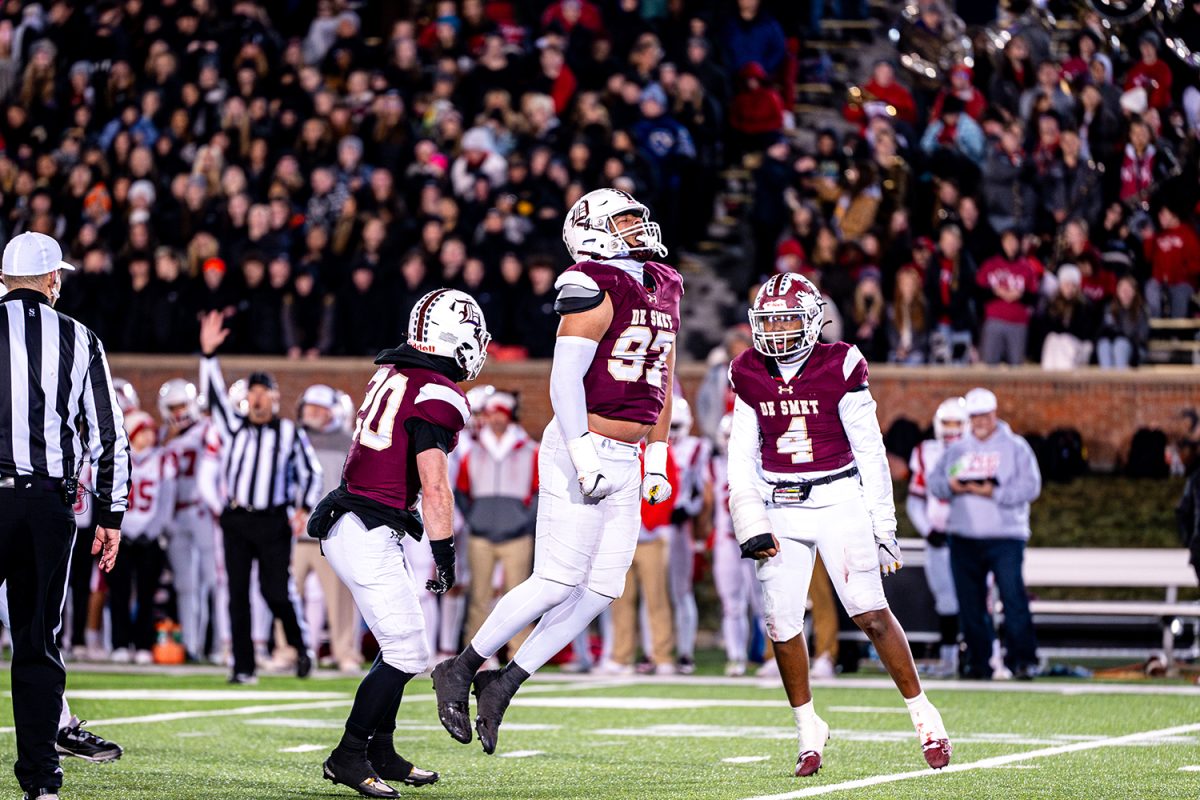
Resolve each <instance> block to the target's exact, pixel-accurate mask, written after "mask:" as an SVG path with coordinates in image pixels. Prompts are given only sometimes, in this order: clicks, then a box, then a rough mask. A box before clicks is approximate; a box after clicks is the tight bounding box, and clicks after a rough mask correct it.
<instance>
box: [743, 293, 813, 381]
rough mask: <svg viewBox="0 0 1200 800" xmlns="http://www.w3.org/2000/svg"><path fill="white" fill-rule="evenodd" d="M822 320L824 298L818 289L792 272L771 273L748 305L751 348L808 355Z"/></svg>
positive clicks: (796, 356)
mask: <svg viewBox="0 0 1200 800" xmlns="http://www.w3.org/2000/svg"><path fill="white" fill-rule="evenodd" d="M824 324H825V301H824V300H822V299H821V292H820V290H818V289H817V287H816V286H814V285H813V284H812V281H810V280H809V279H808V278H805V277H804V276H802V275H797V274H795V273H790V272H785V273H782V274H780V275H775V276H773V277H771V279H770V280H768V281H767V282H766V283H764V284H763V285H762V288H761V289H759V290H758V296H757V297H755V298H754V305H753V307H751V309H750V329H751V330H752V331H753V332H754V349H755V350H757V351H758V352H760V353H762V354H763V355H764V356H770V357H771V358H779V359H783V360H786V361H793V360H796V359H804V358H808V354H809V353H811V352H812V349H813V348H814V347H816V344H817V340H818V339H819V338H820V337H821V328H822V326H823V325H824Z"/></svg>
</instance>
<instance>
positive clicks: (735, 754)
mask: <svg viewBox="0 0 1200 800" xmlns="http://www.w3.org/2000/svg"><path fill="white" fill-rule="evenodd" d="M355 686H356V681H355V680H351V679H345V678H329V679H323V678H318V679H313V680H308V681H299V680H296V679H294V678H284V677H278V678H272V677H264V678H263V679H262V680H261V682H260V683H259V685H258V686H256V687H229V686H226V684H225V683H224V682H223V680H222V678H221V676H219V675H216V674H195V673H194V672H192V673H182V674H171V675H168V674H152V673H138V672H135V671H134V670H133V669H132V668H130V669H126V670H124V671H122V672H91V671H75V672H72V673H71V675H70V679H69V683H68V696H69V698H70V699H71V701H72V707H73V710H74V711H75V713H77V714H78V715H79V716H81V717H85V718H87V719H89V720H91V723H90V724H89V728H90V729H92V730H93V731H95V732H97V733H99V734H101V735H103V736H105V737H108V738H111V739H113V740H115V741H117V742H119V743H120V744H121V745H123V746H124V747H125V756H124V757H123V758H122V759H121V760H120V761H119V762H116V763H114V764H99V765H97V764H88V763H85V762H83V761H80V760H78V759H67V760H66V762H65V763H64V765H63V766H64V769H65V771H66V783H65V786H64V790H63V797H64V798H67V800H71V799H72V798H81V799H84V798H86V800H135V799H136V798H214V799H216V798H230V799H231V800H232V799H234V798H236V799H237V800H244V799H245V798H254V800H272V799H273V798H304V797H322V798H332V797H353V796H356V795H354V794H353V793H352V792H350V791H349V790H347V789H345V788H344V787H335V786H333V785H332V784H330V783H328V782H326V781H324V780H322V778H321V762H322V760H323V759H324V758H325V756H326V755H327V753H328V751H329V750H330V749H331V748H332V747H333V746H334V744H336V742H337V740H338V737H339V736H340V731H341V723H342V721H343V719H344V717H345V714H346V713H347V711H348V708H349V704H350V699H351V697H352V694H353V691H354V688H355ZM927 688H928V694H929V696H930V697H931V698H932V699H933V701H934V702H935V703H936V704H937V705H938V707H939V708H940V709H941V712H942V715H943V717H944V719H945V722H946V725H947V728H948V729H949V731H950V733H951V736H952V738H953V740H954V760H953V763H952V766H951V768H950V769H948V770H946V771H944V772H942V773H934V772H932V771H931V770H929V769H927V768H925V764H924V761H923V760H922V758H921V754H920V748H919V747H918V746H917V741H916V738H915V735H914V734H913V730H912V727H911V725H910V723H909V720H908V715H907V712H906V711H905V710H904V706H903V704H902V702H901V701H900V698H899V695H898V694H897V693H896V691H895V690H894V689H892V688H890V685H889V684H888V683H886V679H880V678H873V677H872V678H839V679H837V680H834V681H829V682H824V683H820V684H819V685H818V686H817V687H816V689H815V696H816V704H817V710H818V713H820V714H821V715H822V716H823V717H824V718H825V719H826V720H827V721H828V722H829V724H830V726H831V728H832V729H833V739H832V740H831V741H830V742H829V744H828V745H827V746H826V750H825V767H824V769H822V770H821V772H820V774H819V775H818V776H817V777H815V778H810V779H805V780H799V779H796V778H793V777H792V776H791V770H792V766H793V763H794V760H795V756H796V742H795V735H794V729H793V725H792V716H791V712H790V710H789V709H788V707H787V703H786V701H785V700H784V698H783V690H782V688H781V687H779V686H778V685H771V684H770V683H763V682H760V681H757V680H755V679H743V680H736V679H725V678H718V677H692V678H621V679H609V678H596V677H592V678H588V677H584V678H576V677H573V676H561V675H555V674H553V673H552V672H550V673H548V674H547V676H546V678H544V679H535V680H534V681H533V682H530V683H529V684H527V685H526V686H525V687H524V688H523V689H522V692H521V694H520V695H518V697H517V699H516V701H515V702H514V704H513V706H512V707H511V708H510V710H509V713H508V716H507V718H506V720H505V724H504V726H503V727H502V728H501V732H500V748H499V751H498V754H497V755H496V756H490V757H489V756H485V755H484V754H483V751H482V750H481V749H480V747H479V744H478V743H477V742H472V743H471V744H470V745H460V744H458V743H457V742H454V741H453V740H451V739H450V737H449V735H448V734H446V733H445V731H443V730H442V728H441V726H440V725H439V723H438V721H437V714H436V709H435V705H434V702H433V695H432V692H431V687H430V683H429V680H428V679H427V678H418V679H416V680H414V681H413V682H412V683H411V684H410V685H409V688H408V691H407V693H406V697H405V701H404V705H403V706H402V708H401V711H400V727H399V730H398V731H397V743H398V744H397V748H398V749H400V750H401V752H402V753H403V754H404V755H406V756H408V757H409V758H410V759H411V760H412V761H414V762H415V763H417V764H418V765H420V766H422V767H425V768H428V769H435V770H437V771H439V772H440V773H441V775H442V780H441V782H440V783H438V784H437V785H436V786H432V787H428V788H424V789H409V790H407V792H406V793H410V794H420V795H421V796H422V797H424V798H429V800H433V799H434V798H548V799H549V798H586V800H607V799H608V798H654V799H655V800H667V799H668V798H730V800H733V799H740V798H766V797H775V798H784V797H809V796H828V797H831V798H855V800H866V799H867V798H925V797H936V798H939V800H942V799H946V798H971V799H972V800H975V799H976V798H1004V799H1005V800H1015V799H1016V798H1043V799H1044V798H1080V800H1084V799H1086V800H1101V799H1102V798H1196V797H1197V796H1200V688H1196V687H1187V686H1182V685H1161V684H1150V683H1145V684H1111V683H1109V684H1106V683H1099V682H1089V681H1077V680H1071V681H1051V680H1044V681H1040V682H1037V683H1034V684H1013V683H1007V684H996V685H991V686H985V687H980V686H979V685H978V684H961V683H929V684H927ZM0 689H2V690H3V691H4V702H3V705H2V707H0V762H3V763H4V765H5V773H4V775H3V776H0V786H2V787H3V788H2V789H0V797H9V796H12V797H17V796H19V792H18V790H17V786H16V782H15V781H14V780H13V779H12V777H11V773H9V772H7V770H8V769H9V766H10V765H11V764H12V762H13V760H14V759H15V737H14V735H13V732H12V727H11V725H12V713H11V706H10V704H9V699H8V698H9V697H10V694H9V691H8V690H9V683H8V671H7V668H5V669H4V670H3V671H2V672H0Z"/></svg>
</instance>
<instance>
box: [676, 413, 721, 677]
mask: <svg viewBox="0 0 1200 800" xmlns="http://www.w3.org/2000/svg"><path fill="white" fill-rule="evenodd" d="M670 439H671V451H672V453H673V455H674V457H675V467H676V469H678V470H679V473H678V474H679V487H678V489H677V490H676V491H675V509H674V511H673V512H672V514H671V525H670V536H671V540H670V547H671V550H670V556H669V558H668V575H667V577H668V579H669V580H668V583H669V585H670V590H671V606H672V608H674V609H675V650H676V652H677V653H678V655H679V663H678V665H677V667H678V670H679V672H680V673H682V674H684V675H690V674H692V673H693V672H695V671H696V661H695V655H696V628H697V626H698V625H699V621H700V617H699V614H698V612H697V610H696V594H695V591H694V590H693V586H692V582H693V572H694V569H695V563H696V539H695V519H696V517H697V516H699V515H700V512H701V511H702V510H703V508H704V498H705V493H706V492H707V491H708V486H709V461H710V460H711V458H712V446H711V445H710V444H709V441H708V440H707V439H705V438H704V437H703V436H693V435H692V410H691V406H690V405H689V404H688V401H687V400H685V399H684V398H682V397H676V398H674V403H673V404H672V406H671V432H670Z"/></svg>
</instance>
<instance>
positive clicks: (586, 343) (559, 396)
mask: <svg viewBox="0 0 1200 800" xmlns="http://www.w3.org/2000/svg"><path fill="white" fill-rule="evenodd" d="M599 346H600V343H599V342H595V341H592V340H591V339H587V338H584V337H582V336H559V337H558V339H557V341H556V342H555V343H554V366H553V367H552V368H551V369H550V405H551V407H553V409H554V416H556V417H558V426H559V427H560V428H561V429H562V433H563V439H565V440H566V441H568V442H571V441H574V440H576V439H578V438H579V437H580V436H583V435H584V434H585V433H587V432H588V420H587V397H586V396H585V395H584V391H583V376H584V375H586V374H587V371H588V368H589V367H591V366H592V359H593V358H595V356H596V348H597V347H599ZM575 466H576V467H578V466H579V465H578V464H576V465H575Z"/></svg>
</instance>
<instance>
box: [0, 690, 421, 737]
mask: <svg viewBox="0 0 1200 800" xmlns="http://www.w3.org/2000/svg"><path fill="white" fill-rule="evenodd" d="M431 696H432V695H431ZM353 702H354V701H353V700H350V699H346V700H325V701H322V702H316V703H272V704H269V705H261V706H241V707H239V708H220V709H213V710H211V711H171V712H167V713H163V714H147V715H146V716H144V717H114V718H112V719H93V720H89V721H88V726H89V727H98V726H100V725H152V724H154V723H157V722H176V721H177V720H181V719H210V718H214V717H241V716H246V715H250V714H266V713H269V712H273V711H312V710H316V709H323V708H345V707H346V706H349V705H350V704H351V703H353ZM15 730H16V729H15V728H0V733H13V732H15Z"/></svg>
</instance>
